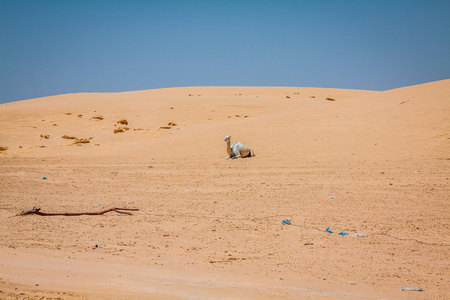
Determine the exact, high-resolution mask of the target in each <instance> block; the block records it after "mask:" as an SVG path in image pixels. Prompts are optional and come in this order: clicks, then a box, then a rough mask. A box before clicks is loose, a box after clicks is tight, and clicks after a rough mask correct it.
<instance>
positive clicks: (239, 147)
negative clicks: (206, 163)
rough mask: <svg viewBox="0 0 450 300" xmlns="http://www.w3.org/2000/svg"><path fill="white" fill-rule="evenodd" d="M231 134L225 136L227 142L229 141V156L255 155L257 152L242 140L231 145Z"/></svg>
mask: <svg viewBox="0 0 450 300" xmlns="http://www.w3.org/2000/svg"><path fill="white" fill-rule="evenodd" d="M230 139H231V136H230V135H227V136H226V137H225V142H227V152H228V155H229V156H228V157H227V158H233V159H234V158H239V157H242V158H243V157H252V156H255V153H253V150H252V149H250V147H248V146H246V145H244V144H242V143H241V142H237V143H234V144H233V145H231V147H230V143H231V141H230Z"/></svg>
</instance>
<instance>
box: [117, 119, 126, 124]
mask: <svg viewBox="0 0 450 300" xmlns="http://www.w3.org/2000/svg"><path fill="white" fill-rule="evenodd" d="M117 124H122V125H128V121H127V120H120V121H117Z"/></svg>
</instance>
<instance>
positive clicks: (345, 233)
mask: <svg viewBox="0 0 450 300" xmlns="http://www.w3.org/2000/svg"><path fill="white" fill-rule="evenodd" d="M338 234H339V235H342V236H345V235H347V234H348V233H347V232H339V233H338Z"/></svg>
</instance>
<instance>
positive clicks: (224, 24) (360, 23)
mask: <svg viewBox="0 0 450 300" xmlns="http://www.w3.org/2000/svg"><path fill="white" fill-rule="evenodd" d="M449 15H450V1H447V0H443V1H433V0H424V1H414V0H403V1H399V0H386V1H385V0H372V1H365V0H329V1H327V0H310V1H302V0H293V1H290V0H271V1H265V0H236V1H235V0H204V1H200V0H198V1H197V0H179V1H178V0H160V1H133V0H127V1H125V0H123V1H115V0H107V1H100V0H97V1H96V0H90V1H84V0H77V1H75V0H73V1H68V0H52V1H46V0H35V1H31V0H30V1H22V0H0V103H5V102H11V101H17V100H23V99H29V98H36V97H43V96H51V95H57V94H64V93H78V92H121V91H134V90H145V89H155V88H166V87H181V86H297V87H330V88H348V89H368V90H387V89H392V88H397V87H402V86H408V85H415V84H420V83H425V82H430V81H435V80H441V79H448V78H450V34H449V32H450V17H449Z"/></svg>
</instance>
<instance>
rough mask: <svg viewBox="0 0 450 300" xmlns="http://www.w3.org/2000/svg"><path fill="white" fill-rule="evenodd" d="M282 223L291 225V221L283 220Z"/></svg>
mask: <svg viewBox="0 0 450 300" xmlns="http://www.w3.org/2000/svg"><path fill="white" fill-rule="evenodd" d="M281 224H283V225H291V222H289V221H286V220H283V222H281Z"/></svg>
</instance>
